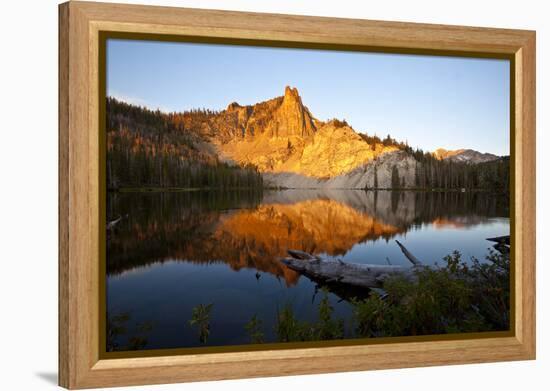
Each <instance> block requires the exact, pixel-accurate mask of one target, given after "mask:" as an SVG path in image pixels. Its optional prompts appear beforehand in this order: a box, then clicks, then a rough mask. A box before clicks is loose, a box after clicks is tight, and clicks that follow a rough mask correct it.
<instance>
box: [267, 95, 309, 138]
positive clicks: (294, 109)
mask: <svg viewBox="0 0 550 391" xmlns="http://www.w3.org/2000/svg"><path fill="white" fill-rule="evenodd" d="M275 125H276V126H275V129H273V130H274V134H273V135H274V136H276V137H288V136H301V137H309V136H312V135H313V134H314V133H315V130H316V128H315V124H314V121H313V117H312V115H311V113H310V112H309V110H308V109H307V108H306V107H305V106H304V105H303V104H302V98H301V97H300V94H299V93H298V90H297V89H296V88H292V87H289V86H287V87H286V88H285V95H284V97H283V101H282V103H281V106H280V107H279V109H278V110H277V113H276V115H275Z"/></svg>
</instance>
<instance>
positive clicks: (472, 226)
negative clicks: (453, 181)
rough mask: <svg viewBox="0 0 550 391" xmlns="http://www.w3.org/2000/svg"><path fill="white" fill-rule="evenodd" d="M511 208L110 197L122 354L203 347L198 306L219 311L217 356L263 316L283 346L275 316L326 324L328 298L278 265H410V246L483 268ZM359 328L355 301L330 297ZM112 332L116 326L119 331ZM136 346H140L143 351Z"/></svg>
mask: <svg viewBox="0 0 550 391" xmlns="http://www.w3.org/2000/svg"><path fill="white" fill-rule="evenodd" d="M508 205H509V200H508V199H507V198H506V197H504V196H498V195H493V194H487V193H458V192H452V193H451V192H446V193H436V192H391V191H369V192H365V191H348V190H346V191H344V190H342V191H336V190H335V191H315V190H284V191H268V192H266V191H264V192H263V193H262V192H224V193H221V192H206V191H204V192H182V193H145V194H144V193H110V194H109V195H108V201H107V213H108V219H109V220H111V219H114V218H116V217H118V216H126V215H127V217H126V218H125V219H123V220H122V221H121V222H120V223H119V224H118V225H117V227H116V229H115V230H114V231H113V232H112V233H111V234H110V235H109V239H108V245H107V310H108V316H109V319H112V320H114V322H115V323H114V324H115V325H116V326H117V327H118V329H117V332H116V333H114V334H112V335H110V337H109V338H108V342H109V344H110V346H111V348H112V349H115V350H127V349H129V347H130V348H131V347H132V346H133V347H134V348H135V347H136V346H138V347H139V348H143V349H164V348H179V347H195V346H204V344H201V343H200V341H199V338H198V333H197V330H196V329H194V328H192V327H191V326H190V325H189V323H188V322H189V319H190V318H191V312H192V308H193V307H195V306H197V305H198V304H209V303H213V309H212V313H211V318H210V325H211V326H210V337H209V338H208V341H207V343H206V345H207V346H219V345H240V344H247V343H249V342H250V337H249V336H248V333H247V332H246V330H245V327H244V326H245V324H246V323H247V322H248V321H249V320H250V319H251V318H252V316H254V315H256V316H257V317H258V318H259V319H261V320H262V323H263V324H262V331H263V332H264V333H265V337H266V341H267V342H276V336H275V333H274V325H275V322H276V316H277V312H278V311H279V310H281V309H282V308H283V307H284V306H285V305H291V306H292V308H293V309H294V313H295V314H296V316H297V317H298V318H299V319H301V320H308V321H315V320H317V312H318V308H317V307H318V305H319V301H320V300H321V299H322V297H323V293H322V292H320V291H318V290H317V289H316V284H315V283H314V282H311V281H310V280H308V279H307V278H305V277H301V276H300V275H298V274H297V273H295V272H293V271H292V270H289V269H287V268H286V267H285V266H284V265H282V264H281V263H280V262H279V258H280V257H282V256H284V255H285V254H286V250H287V249H289V248H290V249H299V250H303V251H307V252H310V253H314V254H319V255H323V256H325V257H327V258H337V259H342V260H344V261H347V262H356V263H371V264H388V263H391V264H394V265H401V264H402V265H407V264H408V261H407V259H406V258H405V257H404V256H403V254H402V253H401V252H400V250H399V248H398V246H397V245H396V244H395V239H397V240H399V241H401V242H402V243H403V244H405V246H407V248H408V249H409V250H410V251H411V252H412V253H413V254H414V255H415V256H416V257H417V258H419V259H421V260H422V261H423V262H424V263H426V264H436V263H442V258H443V257H444V256H445V255H447V254H449V253H451V252H452V251H453V250H458V251H460V252H461V253H462V254H463V259H470V257H477V258H478V259H484V257H485V254H487V249H488V248H489V247H490V243H489V242H487V241H486V240H485V238H488V237H491V236H500V235H508V234H509V217H508V216H509V209H508ZM329 300H330V303H331V304H332V306H333V307H334V310H335V312H334V316H335V317H337V318H343V319H344V320H345V321H346V327H347V328H349V327H351V326H350V319H351V308H350V305H349V304H348V302H347V301H346V300H344V299H343V298H342V297H341V296H338V295H337V294H333V293H329ZM112 325H113V324H111V326H112ZM136 341H137V342H138V343H136Z"/></svg>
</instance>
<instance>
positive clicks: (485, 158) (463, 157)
mask: <svg viewBox="0 0 550 391" xmlns="http://www.w3.org/2000/svg"><path fill="white" fill-rule="evenodd" d="M433 155H434V156H435V157H436V158H437V159H439V160H450V161H454V162H463V163H475V164H477V163H486V162H491V161H493V160H497V159H499V156H497V155H493V154H492V153H482V152H478V151H475V150H473V149H456V150H447V149H444V148H439V149H436V150H435V151H434V152H433Z"/></svg>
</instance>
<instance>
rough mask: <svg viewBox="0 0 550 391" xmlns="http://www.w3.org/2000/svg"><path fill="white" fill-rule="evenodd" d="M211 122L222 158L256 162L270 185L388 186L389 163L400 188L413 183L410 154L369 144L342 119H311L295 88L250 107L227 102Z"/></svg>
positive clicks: (389, 147) (389, 185)
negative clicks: (399, 179)
mask: <svg viewBox="0 0 550 391" xmlns="http://www.w3.org/2000/svg"><path fill="white" fill-rule="evenodd" d="M212 125H213V127H214V128H215V130H213V131H211V132H210V134H211V135H212V136H211V140H212V142H213V143H214V144H215V145H216V146H217V148H218V151H219V154H220V157H221V158H222V160H226V161H230V162H234V163H237V164H240V165H247V164H252V165H254V166H256V167H258V169H259V170H260V171H261V172H262V173H263V174H264V176H265V178H266V179H267V181H268V183H269V184H270V185H271V186H274V187H287V188H299V187H312V188H319V187H324V188H366V187H370V188H373V187H379V188H384V187H388V188H389V187H391V183H390V181H391V172H392V169H393V167H394V166H395V167H396V168H397V170H398V174H399V175H400V176H401V177H403V178H404V180H403V183H402V185H403V186H404V187H410V186H413V185H414V184H413V183H412V182H413V181H414V169H415V167H416V162H415V160H414V159H413V158H412V157H411V156H408V155H407V154H405V153H404V152H402V151H400V150H399V149H398V148H397V147H395V146H385V145H383V144H369V143H368V142H366V141H365V140H364V139H363V138H362V137H361V136H360V135H359V134H358V133H357V132H355V130H354V129H352V128H351V127H350V126H349V125H347V124H346V123H345V122H341V121H336V120H332V121H328V122H323V121H320V120H318V119H316V118H314V117H313V116H312V115H311V113H310V111H309V110H308V108H307V107H306V106H304V105H303V103H302V99H301V97H300V95H299V93H298V90H297V89H296V88H291V87H286V89H285V94H284V96H282V97H278V98H275V99H272V100H269V101H266V102H261V103H258V104H255V105H252V106H240V105H239V104H238V103H231V104H230V105H229V106H228V107H227V109H226V110H225V111H224V112H222V113H221V114H220V115H219V116H218V118H217V119H216V120H215V121H214V122H213V124H212ZM376 176H379V178H377V179H375V177H376Z"/></svg>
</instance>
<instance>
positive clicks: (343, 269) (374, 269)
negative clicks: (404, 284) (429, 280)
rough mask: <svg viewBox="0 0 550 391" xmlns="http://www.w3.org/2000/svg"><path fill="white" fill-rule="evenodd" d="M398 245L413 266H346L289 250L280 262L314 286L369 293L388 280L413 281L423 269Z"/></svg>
mask: <svg viewBox="0 0 550 391" xmlns="http://www.w3.org/2000/svg"><path fill="white" fill-rule="evenodd" d="M398 245H399V247H400V248H401V250H402V251H403V253H404V254H405V252H406V254H405V256H406V257H407V258H408V259H409V261H411V263H413V266H400V265H375V264H359V263H347V262H343V261H341V260H328V259H321V258H320V257H317V256H315V255H311V254H308V253H306V252H303V251H298V250H288V253H289V255H290V256H291V258H283V259H281V262H282V263H283V264H285V265H286V266H287V267H288V268H290V269H292V270H294V271H297V272H299V273H300V274H303V275H304V276H306V277H308V278H309V279H311V280H313V281H315V282H321V283H328V284H345V285H352V286H355V287H360V288H369V289H372V288H381V287H382V286H383V283H384V280H386V279H387V278H388V277H390V276H394V275H401V276H403V277H405V278H410V279H413V278H415V276H416V273H415V270H416V269H417V268H420V267H425V266H423V265H422V263H421V262H420V261H419V260H418V259H417V258H416V257H415V256H414V255H412V254H411V253H410V252H409V251H408V250H407V249H406V248H405V246H403V244H401V243H399V242H398Z"/></svg>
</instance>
